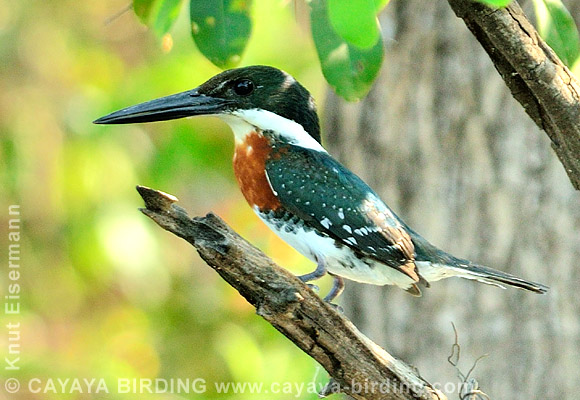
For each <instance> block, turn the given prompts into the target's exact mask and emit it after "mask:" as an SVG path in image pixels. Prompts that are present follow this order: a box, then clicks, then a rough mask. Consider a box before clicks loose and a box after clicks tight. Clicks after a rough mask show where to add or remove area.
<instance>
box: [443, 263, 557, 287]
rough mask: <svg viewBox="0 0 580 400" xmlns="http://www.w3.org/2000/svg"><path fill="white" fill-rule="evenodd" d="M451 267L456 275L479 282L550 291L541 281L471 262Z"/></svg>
mask: <svg viewBox="0 0 580 400" xmlns="http://www.w3.org/2000/svg"><path fill="white" fill-rule="evenodd" d="M451 268H452V269H453V270H454V271H455V273H456V276H459V277H462V278H467V279H474V280H476V281H479V282H483V283H487V284H488V285H495V286H499V287H502V288H505V285H508V286H514V287H517V288H519V289H525V290H529V291H531V292H535V293H546V292H547V291H548V287H547V286H545V285H542V284H541V283H536V282H531V281H527V280H525V279H522V278H518V277H517V276H514V275H511V274H508V273H506V272H502V271H498V270H496V269H493V268H489V267H484V266H483V265H477V264H472V263H469V264H460V265H457V266H453V267H451Z"/></svg>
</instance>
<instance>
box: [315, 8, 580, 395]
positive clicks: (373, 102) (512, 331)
mask: <svg viewBox="0 0 580 400" xmlns="http://www.w3.org/2000/svg"><path fill="white" fill-rule="evenodd" d="M381 18H382V20H381V25H382V26H383V27H384V28H385V30H384V36H385V43H386V44H387V50H386V54H387V58H386V61H385V65H384V66H383V70H382V73H381V76H380V78H379V82H377V84H376V85H375V87H374V88H373V90H372V91H371V93H370V95H369V96H368V97H367V98H366V99H364V100H363V101H362V102H360V103H359V104H346V103H344V102H343V101H341V100H340V99H338V98H337V97H336V96H334V94H332V93H331V92H329V93H328V96H327V101H326V106H325V109H324V121H323V122H324V124H323V125H324V126H323V132H325V137H324V139H325V145H326V147H327V148H328V149H329V151H330V153H331V154H332V155H334V156H336V157H337V158H339V159H340V160H341V161H342V162H343V163H345V164H346V165H347V166H349V167H350V168H351V169H352V170H353V171H354V172H356V173H357V174H359V175H360V176H361V177H363V178H364V179H365V180H366V181H367V182H368V183H369V184H371V186H373V187H374V188H375V189H376V190H377V191H378V192H379V193H380V194H381V196H382V198H383V199H384V200H385V201H386V202H387V203H388V204H389V205H390V206H391V208H393V209H394V211H395V212H397V214H398V215H399V216H401V217H402V218H403V219H404V220H405V221H406V222H407V223H408V224H409V225H410V226H411V227H413V228H414V229H416V230H417V231H418V232H419V233H421V234H422V235H423V236H425V237H426V238H427V239H429V240H430V241H432V242H433V243H434V244H436V245H438V246H439V247H441V248H442V249H444V250H447V251H449V252H451V253H453V254H455V255H457V256H460V257H466V258H470V259H472V260H474V261H476V262H478V263H481V264H486V265H489V266H491V267H494V268H498V269H502V270H505V271H508V272H510V273H514V274H516V275H520V276H522V277H525V278H529V279H532V280H536V281H539V282H542V283H545V284H547V285H549V286H550V287H551V291H550V293H548V295H546V296H535V295H530V294H528V293H524V292H521V291H517V290H499V289H497V288H493V287H488V286H485V285H481V284H478V283H475V282H470V281H465V280H459V279H456V278H454V279H448V280H445V281H440V282H435V283H433V284H432V286H431V288H429V289H426V290H424V296H423V298H419V299H416V298H412V297H410V296H408V295H407V294H406V293H402V292H401V291H399V290H397V289H396V288H391V287H385V288H380V287H376V286H370V285H360V284H357V283H353V282H347V284H346V291H345V295H344V296H343V306H344V308H345V314H346V315H347V316H348V317H350V318H351V319H352V320H353V322H354V323H355V325H356V326H357V327H359V328H360V329H361V330H362V331H363V332H364V333H365V334H366V335H368V336H369V337H370V338H371V339H372V340H375V341H376V342H377V343H378V344H380V345H383V346H388V347H387V349H388V350H389V351H390V352H391V353H392V354H394V355H396V356H398V357H402V358H404V359H405V360H408V361H409V362H411V363H412V364H413V365H416V366H417V367H418V368H419V369H420V370H421V371H423V375H425V376H426V378H427V379H428V380H430V381H431V382H432V383H433V384H435V383H439V384H441V385H442V386H440V387H441V388H444V386H443V385H445V384H447V383H455V382H457V378H456V371H455V370H454V369H453V368H450V367H447V366H446V365H445V364H442V360H445V359H446V358H447V356H448V354H447V349H448V346H449V344H450V343H452V342H453V330H452V328H451V322H455V324H456V326H457V328H458V331H459V338H460V341H461V342H462V360H461V361H460V364H461V366H462V370H463V371H466V370H468V369H469V367H470V366H471V365H472V363H473V361H474V360H475V359H477V358H478V357H479V356H480V355H482V354H486V353H488V354H489V357H487V358H485V359H483V360H482V361H481V362H480V363H479V364H478V366H477V368H476V370H475V371H474V372H473V373H472V376H474V377H476V378H478V380H479V383H480V385H481V386H482V388H483V389H484V390H485V392H486V393H488V394H489V395H490V396H491V397H492V398H498V399H500V398H509V399H512V400H517V399H522V400H523V399H529V398H545V399H558V398H573V397H575V396H576V390H577V389H576V385H577V382H578V381H579V380H580V368H579V367H578V365H577V361H576V360H577V359H579V358H580V317H579V316H580V298H578V296H577V295H576V291H577V288H576V286H577V282H579V280H580V270H579V268H578V261H577V260H578V259H579V257H580V236H579V235H578V231H579V230H580V196H579V193H578V192H577V191H575V190H574V189H573V188H572V186H571V185H570V180H569V179H568V177H567V176H566V174H565V173H564V171H563V169H562V165H561V163H560V162H559V160H558V158H557V157H555V155H554V152H553V151H552V149H551V148H550V145H551V142H550V140H548V137H547V136H546V135H545V134H543V133H542V132H541V131H540V130H539V129H538V128H537V126H536V125H535V124H534V123H533V122H532V120H531V119H530V118H529V117H528V116H527V115H526V114H525V113H524V111H523V110H522V107H521V105H520V104H518V103H517V102H516V101H515V100H514V99H513V97H512V95H511V93H510V91H509V90H508V89H507V88H506V85H505V83H504V81H503V80H502V79H501V77H500V76H499V75H498V73H497V71H496V70H495V69H494V66H493V64H492V63H491V62H490V59H489V56H488V55H487V54H486V53H485V52H484V51H483V50H482V48H481V45H480V44H479V43H478V42H477V41H476V40H474V38H473V36H472V34H471V33H470V32H469V31H468V30H467V29H465V25H464V24H463V23H462V21H461V20H460V19H458V18H457V17H456V16H455V15H453V12H452V11H451V10H450V8H449V6H448V4H447V3H445V2H443V3H441V2H425V1H422V0H409V1H405V2H394V3H391V4H390V6H389V7H387V13H386V14H384V15H383V16H382V17H381ZM544 111H545V110H544ZM544 111H542V112H544ZM546 112H547V111H546ZM564 349H565V350H564ZM431 371H432V372H433V373H434V375H429V373H430V372H431ZM561 371H566V373H565V374H563V373H561ZM450 388H453V386H452V385H450ZM453 392H454V391H453V390H450V391H446V394H447V395H448V396H450V397H452V396H451V395H452V393H453ZM455 392H456V391H455Z"/></svg>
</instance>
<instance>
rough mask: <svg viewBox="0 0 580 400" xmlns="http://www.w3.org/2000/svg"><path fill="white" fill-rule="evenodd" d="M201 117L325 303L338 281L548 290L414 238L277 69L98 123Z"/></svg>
mask: <svg viewBox="0 0 580 400" xmlns="http://www.w3.org/2000/svg"><path fill="white" fill-rule="evenodd" d="M201 115H203V116H216V117H218V118H220V119H221V120H223V121H225V122H226V123H227V124H228V125H229V126H230V128H231V130H232V131H233V134H234V138H235V151H234V157H233V167H234V174H235V177H236V180H237V182H238V184H239V187H240V190H241V192H242V194H243V196H244V197H245V199H246V200H247V202H248V203H249V205H250V206H251V208H252V209H253V210H254V211H255V213H256V214H257V215H258V217H259V218H260V219H261V220H262V221H263V222H264V223H265V224H266V225H267V226H268V227H269V228H270V229H271V230H272V231H274V232H275V233H276V234H277V235H278V236H279V237H280V238H281V239H282V240H284V241H285V242H287V243H288V244H289V245H290V246H292V247H293V248H294V249H296V250H297V251H298V252H300V253H302V254H303V255H304V256H305V257H307V258H308V259H310V260H312V261H313V262H314V263H316V269H315V270H314V271H312V272H310V273H307V274H305V275H301V276H298V278H300V280H302V281H303V282H305V283H308V282H312V281H314V280H316V279H319V278H321V277H323V276H324V275H326V274H329V275H330V276H332V277H333V285H332V288H331V289H330V291H329V293H328V294H327V295H326V296H325V297H324V300H326V301H327V302H329V303H331V304H332V301H333V300H334V299H336V298H337V297H338V296H339V295H340V294H341V292H342V291H343V289H344V286H345V284H344V279H343V278H346V279H348V280H353V281H358V282H363V283H367V284H374V285H381V286H382V285H395V286H398V287H399V288H401V289H404V290H406V291H407V292H408V293H410V294H412V295H415V296H420V295H421V287H429V286H430V283H431V282H434V281H438V280H440V279H443V278H448V277H453V276H456V277H461V278H467V279H472V280H475V281H479V282H482V283H486V284H490V285H495V286H499V287H502V288H505V286H513V287H516V288H520V289H525V290H528V291H531V292H535V293H546V292H547V290H548V287H547V286H545V285H542V284H539V283H535V282H531V281H528V280H525V279H522V278H519V277H516V276H514V275H511V274H508V273H506V272H502V271H499V270H496V269H492V268H489V267H485V266H482V265H479V264H476V263H473V262H471V261H469V260H466V259H462V258H458V257H455V256H453V255H451V254H449V253H447V252H445V251H443V250H440V249H439V248H437V247H435V246H434V245H432V244H431V243H430V242H428V241H427V240H426V239H424V238H423V237H422V236H421V235H419V234H418V233H417V232H415V231H414V230H413V229H411V228H410V227H409V226H408V225H407V224H406V223H405V222H403V220H402V219H401V218H399V217H398V216H397V215H396V214H395V213H394V212H393V211H392V210H391V209H390V208H389V207H388V206H387V205H386V203H385V202H384V201H383V200H381V198H380V197H379V195H378V194H377V193H376V192H375V191H374V190H373V189H371V187H369V185H367V184H366V183H365V182H364V181H363V180H362V179H361V178H359V177H358V176H357V175H356V174H354V173H353V172H351V171H350V170H349V169H348V168H346V167H345V166H344V165H342V164H341V163H340V162H339V161H337V160H336V159H335V158H333V157H332V156H331V155H330V154H329V153H328V151H327V150H326V149H325V148H324V147H323V146H322V142H321V130H320V124H319V119H318V113H317V108H316V103H315V101H314V99H313V97H312V96H311V94H310V93H309V92H308V90H307V89H306V88H305V87H304V86H302V85H301V84H300V83H299V82H298V81H297V80H296V79H295V78H294V77H292V76H291V75H290V74H288V73H286V72H284V71H282V70H280V69H277V68H275V67H271V66H265V65H254V66H247V67H240V68H234V69H229V70H226V71H223V72H221V73H219V74H217V75H215V76H214V77H212V78H210V79H209V80H207V81H206V82H205V83H203V84H201V85H200V86H198V87H196V88H194V89H191V90H187V91H185V92H181V93H177V94H174V95H170V96H166V97H162V98H158V99H155V100H151V101H147V102H144V103H140V104H137V105H134V106H131V107H127V108H123V109H121V110H119V111H115V112H112V113H110V114H108V115H106V116H104V117H101V118H99V119H97V120H95V121H94V123H96V124H130V123H145V122H154V121H164V120H172V119H177V118H186V117H194V116H201ZM310 285H311V286H313V287H315V285H313V284H310Z"/></svg>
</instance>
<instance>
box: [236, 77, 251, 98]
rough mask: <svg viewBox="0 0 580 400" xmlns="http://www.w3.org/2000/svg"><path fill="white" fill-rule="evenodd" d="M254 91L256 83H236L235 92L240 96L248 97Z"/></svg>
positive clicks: (249, 81)
mask: <svg viewBox="0 0 580 400" xmlns="http://www.w3.org/2000/svg"><path fill="white" fill-rule="evenodd" d="M253 91H254V82H252V81H251V80H249V79H240V80H239V81H236V82H235V83H234V92H236V94H237V95H239V96H247V95H249V94H250V93H252V92H253Z"/></svg>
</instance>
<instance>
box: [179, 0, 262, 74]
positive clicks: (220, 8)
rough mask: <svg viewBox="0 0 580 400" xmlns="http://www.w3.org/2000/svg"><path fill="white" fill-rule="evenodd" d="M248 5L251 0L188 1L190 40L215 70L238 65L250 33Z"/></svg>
mask: <svg viewBox="0 0 580 400" xmlns="http://www.w3.org/2000/svg"><path fill="white" fill-rule="evenodd" d="M251 5H252V0H190V17H191V34H192V36H193V40H194V41H195V44H196V45H197V47H198V48H199V50H200V51H201V52H202V53H203V55H204V56H205V57H206V58H207V59H208V60H210V61H211V62H212V63H213V64H215V65H217V66H218V67H220V68H231V67H235V66H236V65H237V64H238V63H239V62H240V60H241V56H242V53H243V51H244V49H245V48H246V45H247V43H248V39H249V38H250V33H251V31H252V21H251V19H250V7H251Z"/></svg>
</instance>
